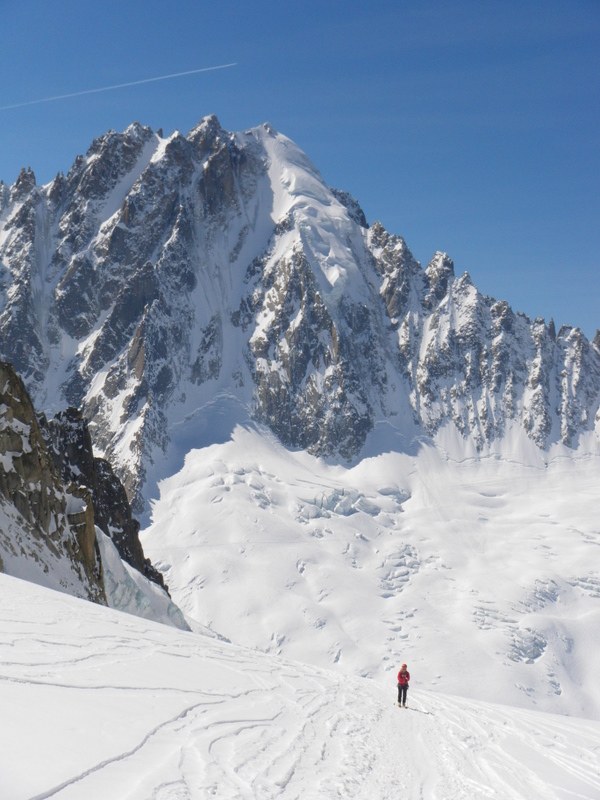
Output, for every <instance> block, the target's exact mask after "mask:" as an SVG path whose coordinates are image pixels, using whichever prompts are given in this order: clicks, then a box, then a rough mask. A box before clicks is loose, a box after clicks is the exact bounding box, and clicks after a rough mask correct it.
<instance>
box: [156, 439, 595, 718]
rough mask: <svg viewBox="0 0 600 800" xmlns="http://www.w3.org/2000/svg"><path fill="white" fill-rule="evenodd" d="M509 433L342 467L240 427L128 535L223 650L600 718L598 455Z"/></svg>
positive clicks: (192, 466) (203, 455)
mask: <svg viewBox="0 0 600 800" xmlns="http://www.w3.org/2000/svg"><path fill="white" fill-rule="evenodd" d="M508 441H509V443H510V450H509V452H505V453H496V454H493V453H490V454H488V455H487V456H485V455H484V456H481V457H477V458H474V459H468V458H467V459H463V460H462V461H457V460H454V459H453V458H452V457H451V454H450V453H451V449H444V448H443V447H442V446H441V443H439V444H438V445H437V446H434V445H433V444H431V443H429V444H423V445H422V446H421V447H420V448H419V449H418V450H416V451H415V455H411V456H409V455H402V454H399V453H393V452H388V453H386V452H380V453H379V455H374V456H373V457H371V458H368V459H363V461H361V462H360V463H358V464H357V465H355V466H354V467H351V468H344V467H340V466H330V465H327V464H326V463H325V462H323V461H322V460H319V459H316V458H312V457H311V456H309V455H307V454H305V453H300V452H294V453H293V452H289V451H287V450H286V449H285V448H283V447H282V446H281V445H279V444H278V443H277V442H276V441H275V440H274V438H273V437H272V436H269V435H268V434H266V433H265V432H264V431H261V430H257V429H255V428H253V427H252V426H250V425H247V426H238V427H237V428H236V429H235V431H234V434H233V436H232V438H231V440H230V441H229V442H224V443H222V444H218V445H213V446H210V447H206V448H203V449H202V450H198V451H192V452H191V453H190V454H189V455H188V456H187V457H186V460H185V465H184V467H183V468H182V469H181V471H180V472H179V473H178V474H176V475H174V476H173V477H172V478H170V479H168V480H165V481H164V482H162V483H161V485H160V490H161V496H160V499H159V500H157V501H156V502H155V503H154V506H153V514H152V523H151V525H150V526H149V527H148V528H147V529H146V530H145V531H144V532H143V534H142V541H143V544H144V548H145V550H146V552H147V554H148V555H149V556H150V557H151V558H152V560H153V561H154V563H156V564H157V565H158V566H159V568H161V569H162V570H163V571H164V572H165V578H166V581H167V583H168V584H169V587H170V591H171V593H172V596H173V599H174V601H175V602H176V603H177V604H178V605H179V606H180V607H181V608H182V610H183V611H184V612H185V613H186V614H187V615H188V616H189V617H190V618H192V619H195V620H197V621H198V622H200V623H202V624H204V625H207V626H208V627H210V628H211V629H212V630H214V631H215V632H218V633H220V634H222V635H224V636H225V637H227V638H228V639H230V640H232V641H235V642H237V643H240V644H244V645H246V646H250V647H256V648H258V649H260V650H263V651H265V652H269V653H272V654H275V655H281V656H284V657H285V658H290V659H294V660H298V661H302V662H304V663H310V664H314V665H316V666H319V667H323V668H335V669H336V670H340V671H341V672H344V673H346V674H351V675H361V676H370V677H377V678H378V679H379V678H382V679H383V678H385V677H386V676H387V675H388V673H392V674H395V671H396V670H397V668H398V665H399V663H401V662H402V661H406V662H407V663H409V665H410V667H411V671H412V672H413V674H414V675H415V676H417V675H418V681H419V685H420V686H423V687H426V688H428V689H436V690H442V691H444V692H449V693H451V694H456V695H462V696H465V697H471V698H477V699H480V700H488V701H493V702H502V703H508V704H511V705H515V706H520V707H524V708H530V709H539V710H545V711H548V712H553V713H564V714H569V715H570V714H572V715H575V716H583V717H589V718H595V719H598V718H600V690H598V688H597V680H596V677H595V674H594V671H595V670H594V663H595V654H594V644H593V643H594V641H596V640H597V638H598V636H600V603H599V602H598V598H599V597H600V575H599V572H598V568H597V553H598V550H597V547H598V544H599V543H600V529H599V528H598V522H597V513H596V509H597V508H598V501H599V500H600V459H599V458H598V456H597V455H593V454H590V453H586V452H582V453H580V454H579V455H578V454H575V455H574V456H573V455H572V456H571V457H569V458H563V457H562V455H561V453H560V452H559V451H557V452H556V453H554V454H553V455H551V456H550V457H549V458H548V459H547V461H543V460H542V458H541V456H540V455H539V452H532V451H530V450H527V442H525V445H524V446H523V447H522V448H521V450H519V449H515V441H514V440H510V438H509V439H508ZM517 444H518V442H517Z"/></svg>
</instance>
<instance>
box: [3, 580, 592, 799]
mask: <svg viewBox="0 0 600 800" xmlns="http://www.w3.org/2000/svg"><path fill="white" fill-rule="evenodd" d="M0 619H1V620H2V622H1V626H0V703H1V707H2V725H1V726H0V796H1V797H2V798H3V800H34V799H35V800H42V798H56V800H71V799H72V800H81V798H86V800H106V798H109V797H110V798H111V800H121V798H123V800H124V799H125V798H127V799H128V800H148V798H155V800H182V799H183V798H186V799H187V800H196V799H198V800H199V799H200V798H206V797H218V798H220V799H221V800H225V798H247V800H262V799H266V798H290V799H291V798H302V799H303V800H312V799H313V798H323V799H324V800H325V799H326V798H339V797H344V798H352V797H356V798H377V799H378V800H379V799H380V800H384V799H385V798H394V799H395V798H398V797H405V798H409V799H410V798H415V800H416V798H425V799H426V800H429V799H431V800H433V799H434V798H435V799H436V800H454V799H457V798H466V797H468V798H473V797H487V798H496V799H497V800H501V799H504V798H506V800H509V799H510V800H516V799H517V798H527V800H535V799H536V798H540V800H542V798H543V800H552V798H562V799H564V800H571V799H572V798H574V797H577V798H590V799H591V798H597V797H598V796H600V768H599V767H598V759H597V754H598V751H599V750H600V723H598V722H593V721H589V720H575V719H564V718H561V717H557V716H553V715H549V714H544V713H539V712H531V711H523V710H515V709H511V708H508V707H505V706H499V705H491V704H489V703H477V702H473V701H468V700H464V699H459V698H456V697H450V696H445V695H441V694H436V693H435V692H429V691H425V690H422V689H419V688H415V683H416V684H418V681H415V682H414V683H413V687H411V689H410V692H409V699H410V708H409V709H407V710H404V709H399V708H397V707H396V706H395V704H394V695H395V685H394V681H393V680H392V676H389V675H388V676H387V679H386V680H379V681H372V680H368V679H361V678H356V677H355V678H349V677H346V676H341V675H339V674H336V673H334V672H329V671H326V670H321V669H318V668H317V667H313V666H304V665H302V664H299V663H293V662H286V661H284V660H283V659H281V658H278V657H276V656H273V655H266V654H263V653H260V652H257V651H252V650H249V649H244V648H241V647H239V646H236V645H233V644H229V643H226V642H221V641H217V640H215V639H210V638H207V637H205V636H200V635H198V634H192V633H185V632H182V631H176V630H174V629H172V628H168V627H166V626H162V625H158V624H155V623H151V622H148V621H145V620H141V619H138V618H134V617H131V616H129V615H125V614H121V613H119V612H116V611H112V610H109V609H105V608H102V607H99V606H94V605H92V604H90V603H86V602H84V601H81V600H76V599H75V598H72V597H69V596H67V595H64V594H60V593H58V592H53V591H51V590H48V589H43V588H41V587H38V586H35V585H33V584H30V583H27V582H25V581H20V580H18V579H15V578H10V577H8V576H6V575H0Z"/></svg>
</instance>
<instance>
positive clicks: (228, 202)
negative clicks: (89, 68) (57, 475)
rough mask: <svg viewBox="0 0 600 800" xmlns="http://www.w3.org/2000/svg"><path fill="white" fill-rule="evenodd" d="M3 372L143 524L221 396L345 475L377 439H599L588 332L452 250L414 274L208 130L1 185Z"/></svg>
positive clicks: (383, 245) (344, 215) (384, 243)
mask: <svg viewBox="0 0 600 800" xmlns="http://www.w3.org/2000/svg"><path fill="white" fill-rule="evenodd" d="M0 354H1V355H2V357H3V358H5V359H7V360H9V361H11V362H12V363H13V364H14V365H15V367H16V368H17V370H18V371H19V372H20V373H21V374H22V375H23V377H24V380H25V383H26V385H27V387H28V389H29V391H30V392H31V394H32V396H33V398H34V401H35V403H36V407H38V408H40V409H42V410H44V411H45V412H46V413H47V414H48V416H51V415H53V414H55V413H56V412H57V411H59V410H60V409H62V408H65V407H66V406H68V405H71V406H74V407H76V408H78V409H80V411H81V412H82V414H83V415H84V416H85V417H86V418H87V419H89V432H90V435H91V439H92V441H93V444H94V449H95V450H96V451H97V452H98V453H99V454H100V455H102V456H103V458H104V459H105V460H106V461H107V462H109V463H110V465H111V466H112V468H113V470H114V472H115V474H116V476H117V477H118V478H119V480H121V481H122V483H123V485H124V486H125V489H126V492H127V495H128V497H129V498H130V499H131V500H132V501H133V503H134V507H135V509H136V510H141V509H142V508H144V502H145V499H147V497H148V496H149V494H152V491H153V489H152V486H155V481H156V479H157V478H159V477H161V476H165V475H168V474H169V470H170V469H171V468H172V467H171V465H172V463H174V462H173V452H174V450H179V451H185V450H186V448H187V449H190V448H191V447H194V446H197V445H199V443H200V439H198V440H196V438H195V435H196V434H194V430H197V429H199V426H196V428H194V425H192V424H188V423H189V421H190V420H195V419H197V417H198V414H199V413H200V411H201V410H202V409H203V408H206V407H207V405H208V404H210V403H213V402H214V399H215V398H216V397H220V398H223V397H229V398H231V397H233V398H235V399H236V402H238V403H239V404H241V405H242V406H244V407H245V408H247V410H248V413H249V414H250V415H251V416H253V417H254V418H255V419H256V420H258V421H259V422H262V423H264V424H266V425H268V426H269V427H270V428H271V430H272V431H273V432H274V433H275V434H276V435H277V436H278V437H279V438H280V439H281V441H282V442H283V443H285V444H286V445H288V446H291V447H298V448H305V449H307V450H309V451H310V452H312V453H315V454H319V455H323V456H327V457H330V458H340V459H342V460H351V459H354V458H357V457H359V456H360V453H361V451H362V449H363V447H364V444H365V442H366V439H367V437H368V435H369V432H370V431H371V430H372V429H373V427H374V425H375V424H376V422H377V421H380V420H391V421H393V424H394V425H400V422H399V420H402V423H401V424H402V425H403V426H404V427H405V428H406V432H407V436H409V437H413V436H421V435H430V436H435V435H436V434H437V432H438V431H440V429H441V428H443V427H445V426H448V425H449V426H454V427H455V428H456V429H457V430H458V431H459V432H460V435H461V436H462V437H464V439H465V442H467V441H468V442H469V443H470V444H471V445H474V446H475V447H476V448H479V449H481V448H483V447H485V446H486V445H488V444H490V443H492V442H493V441H494V440H496V439H498V438H502V437H503V436H504V435H505V433H506V431H507V428H508V426H509V425H513V424H515V425H517V426H519V427H521V428H522V429H523V430H524V431H525V432H526V433H527V435H528V436H529V437H530V438H531V440H532V441H533V442H534V443H535V444H536V445H537V446H538V447H539V448H547V447H549V446H550V445H552V444H553V443H557V442H562V443H563V444H565V445H567V446H569V447H574V446H576V445H577V442H578V441H579V438H580V437H581V435H582V434H587V433H589V432H595V435H596V438H598V436H599V431H600V417H599V416H598V408H599V405H600V335H599V336H597V337H596V338H595V339H594V341H592V342H589V341H588V340H587V339H586V338H585V336H584V335H583V334H582V332H581V331H580V330H579V329H577V328H569V327H563V328H561V330H560V331H559V332H558V333H557V332H556V331H555V329H554V324H553V322H552V320H550V322H549V323H548V324H546V322H545V321H544V320H541V319H536V320H533V321H532V320H530V319H529V318H528V317H527V316H525V315H524V314H520V313H515V312H513V310H512V309H511V308H510V306H509V304H508V303H507V302H505V301H497V300H495V299H493V298H489V297H486V296H484V295H482V294H481V293H480V292H478V290H477V289H476V287H475V286H474V285H473V283H472V281H471V280H470V278H469V276H468V275H467V274H463V275H462V276H460V277H457V275H455V272H454V265H453V263H452V261H451V259H450V258H449V257H448V256H447V255H446V254H444V253H436V254H435V255H434V257H433V258H432V260H431V261H430V263H429V264H428V265H427V266H426V268H425V269H423V268H422V267H421V265H420V264H419V263H418V262H417V261H416V260H415V259H414V258H413V256H412V254H411V253H410V250H409V249H408V247H407V245H406V243H405V242H404V241H403V239H401V238H400V237H398V236H395V235H393V234H391V233H388V232H387V231H386V230H385V229H384V228H383V227H382V226H381V225H380V224H378V223H375V224H373V225H372V226H370V227H369V226H368V225H367V221H366V219H365V215H364V213H363V212H362V210H361V209H360V206H359V205H358V203H357V202H356V200H354V199H353V198H352V197H351V196H350V195H348V194H347V193H345V192H341V191H338V190H332V189H330V188H329V187H327V186H326V184H325V183H324V182H323V179H322V177H321V175H320V174H319V172H318V170H317V168H316V167H315V166H314V164H312V162H310V160H309V159H308V158H307V156H306V155H305V154H304V153H302V151H300V150H299V148H297V147H296V146H295V145H294V144H293V143H292V142H290V140H289V139H287V138H286V137H285V136H283V135H281V134H279V133H277V132H276V131H274V130H273V129H272V128H271V127H270V126H269V125H263V126H260V127H258V128H254V129H252V130H249V131H245V132H241V133H236V134H233V133H229V132H227V131H225V130H223V129H222V128H221V126H220V125H219V122H218V120H217V119H216V118H215V117H214V116H213V117H207V118H205V119H203V120H202V121H201V122H200V123H199V124H198V126H196V128H194V129H193V130H192V131H191V132H190V133H189V134H188V135H187V136H183V135H181V134H180V133H177V132H176V133H174V134H173V135H171V136H169V137H167V138H163V136H162V133H160V134H158V133H154V132H153V131H151V130H150V129H149V128H146V127H142V126H141V125H138V124H134V125H132V126H130V127H129V128H128V129H127V130H126V131H125V132H124V133H115V132H113V131H111V132H109V133H107V134H106V135H105V136H102V137H100V138H99V139H97V140H96V141H95V142H93V144H92V146H91V147H90V149H89V151H88V152H87V154H86V155H85V156H79V157H78V158H77V159H76V160H75V162H74V164H73V167H72V168H71V170H70V171H69V173H68V175H66V176H62V175H58V176H57V177H56V179H55V180H54V181H53V182H52V183H50V184H48V185H46V186H37V185H36V183H35V177H34V176H33V173H32V172H31V171H30V170H24V171H23V172H22V173H21V174H20V175H19V177H18V179H17V181H16V182H15V184H14V185H13V186H6V185H0ZM199 410H200V411H199ZM182 431H186V432H187V433H182ZM205 442H206V436H205V435H204V434H203V438H202V437H201V443H202V444H204V443H205ZM175 460H176V459H175ZM112 524H113V523H112V522H107V525H108V526H109V527H110V526H111V525H112ZM118 524H119V525H120V524H121V523H118ZM123 524H124V525H125V527H127V525H126V523H125V522H123ZM126 538H127V537H126ZM132 558H134V559H135V556H132Z"/></svg>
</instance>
